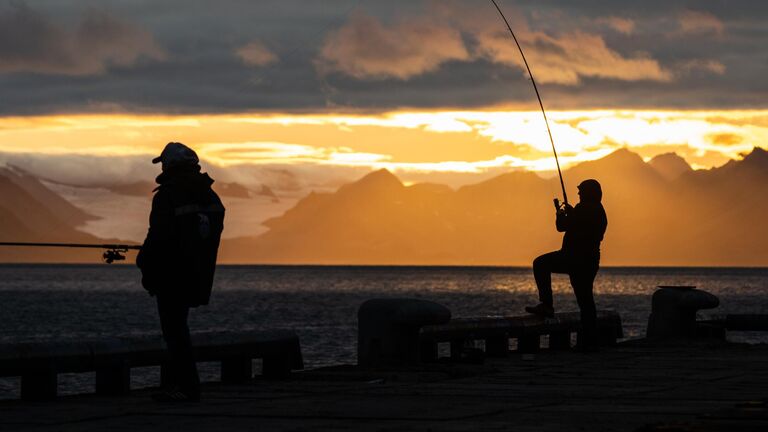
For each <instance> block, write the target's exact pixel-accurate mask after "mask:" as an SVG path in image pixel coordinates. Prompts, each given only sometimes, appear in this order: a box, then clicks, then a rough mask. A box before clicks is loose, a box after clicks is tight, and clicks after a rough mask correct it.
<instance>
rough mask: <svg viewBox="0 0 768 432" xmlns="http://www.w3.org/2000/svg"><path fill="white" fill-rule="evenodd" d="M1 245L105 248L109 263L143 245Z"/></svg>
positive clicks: (30, 243)
mask: <svg viewBox="0 0 768 432" xmlns="http://www.w3.org/2000/svg"><path fill="white" fill-rule="evenodd" d="M0 246H30V247H63V248H89V249H105V250H104V253H103V254H102V256H101V258H102V259H103V260H104V262H105V263H107V264H112V263H113V262H115V261H124V260H125V255H124V254H125V253H126V252H128V251H129V250H140V249H141V245H129V244H119V243H117V244H89V243H35V242H0Z"/></svg>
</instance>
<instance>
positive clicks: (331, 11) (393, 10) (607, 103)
mask: <svg viewBox="0 0 768 432" xmlns="http://www.w3.org/2000/svg"><path fill="white" fill-rule="evenodd" d="M726 3H728V2H723V1H698V2H693V3H692V2H687V1H660V0H659V1H657V0H652V1H646V2H642V3H640V2H631V1H624V2H616V1H596V0H591V1H580V2H572V1H567V0H546V1H531V0H527V1H516V2H511V1H503V2H501V4H502V7H504V8H505V10H506V11H507V12H508V14H509V15H510V17H511V18H512V21H513V25H514V26H515V28H516V31H518V32H519V35H520V36H521V39H522V41H523V44H524V46H525V49H526V50H527V53H528V56H529V57H530V60H531V62H532V67H533V70H534V73H535V74H537V75H538V76H537V80H539V81H540V82H541V84H542V92H543V94H544V97H545V101H546V102H547V105H548V106H549V107H551V108H576V109H578V108H593V107H606V108H610V107H621V108H628V107H635V108H662V107H663V108H716V109H722V108H764V107H765V106H766V102H765V101H766V100H768V98H767V97H766V96H768V84H766V82H765V80H764V79H763V77H764V76H766V75H767V74H768V62H766V60H765V59H766V58H768V43H767V42H768V28H766V27H765V25H764V23H765V22H766V21H765V20H766V18H768V4H766V3H764V2H739V5H738V7H733V6H730V7H729V6H728V5H727V4H726ZM507 38H508V36H507V35H505V34H504V27H503V24H502V23H501V21H500V20H499V18H498V17H497V16H496V15H495V11H494V9H493V8H492V5H491V4H490V3H489V2H487V1H485V0H470V1H460V2H459V1H455V2H452V1H440V2H437V1H435V2H429V1H427V2H405V1H392V2H374V1H371V0H362V1H357V0H336V1H325V2H310V1H260V2H243V1H234V0H233V1H221V2H217V3H216V6H215V7H213V6H212V5H211V3H210V2H204V1H202V0H192V1H184V2H182V1H164V2H160V3H158V2H152V1H143V0H142V1H134V2H119V1H106V0H105V1H101V2H98V3H93V2H86V1H68V2H59V1H53V0H39V1H27V2H24V1H0V91H1V92H2V98H0V115H17V114H22V115H26V114H44V113H58V112H114V111H117V112H124V111H131V112H163V113H219V112H238V111H249V110H254V111H260V110H261V111H270V110H279V111H291V110H295V111H321V110H338V109H351V110H387V109H393V108H399V107H413V108H437V107H460V108H471V107H481V106H488V105H493V104H507V103H509V104H528V103H531V102H532V91H531V88H530V86H529V84H528V82H527V81H526V79H525V77H524V75H523V73H522V70H521V69H520V67H519V59H517V58H516V54H515V52H514V46H513V45H512V42H511V40H508V39H507ZM537 71H538V72H537Z"/></svg>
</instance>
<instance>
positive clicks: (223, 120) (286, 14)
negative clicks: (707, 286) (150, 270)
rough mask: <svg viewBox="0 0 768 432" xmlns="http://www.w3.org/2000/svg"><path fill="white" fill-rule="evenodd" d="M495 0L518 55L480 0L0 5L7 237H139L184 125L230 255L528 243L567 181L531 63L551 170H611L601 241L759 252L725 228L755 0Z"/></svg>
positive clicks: (756, 15)
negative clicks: (646, 2) (731, 0)
mask: <svg viewBox="0 0 768 432" xmlns="http://www.w3.org/2000/svg"><path fill="white" fill-rule="evenodd" d="M500 3H501V8H502V9H503V10H504V11H505V12H506V16H507V17H508V18H509V23H510V26H511V27H512V28H513V29H514V32H515V33H516V35H517V38H518V39H519V42H520V47H521V49H522V51H523V52H524V53H525V56H526V58H527V60H528V63H529V66H530V71H529V70H528V69H527V68H526V66H525V64H524V62H523V57H522V55H521V52H520V51H519V50H518V48H517V46H516V45H515V43H514V41H513V40H512V38H511V37H510V34H509V33H508V32H507V29H506V28H505V25H504V22H503V21H502V20H500V16H499V14H497V13H496V11H495V10H494V8H493V5H492V4H491V3H489V2H487V1H484V0H482V1H481V0H465V1H444V2H443V1H440V2H435V1H417V2H386V4H385V3H381V2H367V1H362V2H355V1H353V0H334V1H332V2H323V3H322V4H321V3H317V2H301V1H298V2H292V1H289V2H287V3H285V4H284V5H283V6H280V7H277V6H276V4H274V5H273V4H272V3H270V2H266V3H261V2H256V3H253V4H249V5H248V7H244V6H243V5H241V4H238V3H237V2H226V1H225V2H222V3H221V5H220V6H219V7H217V9H216V10H215V11H212V10H209V8H207V7H203V6H202V4H200V5H198V4H197V3H195V5H192V6H189V7H186V8H184V10H183V11H180V10H175V9H174V8H155V7H150V6H149V5H147V4H143V3H141V4H140V3H136V4H133V3H127V2H113V1H105V2H102V3H101V4H102V6H101V9H98V10H96V9H94V8H93V7H91V6H89V5H88V4H87V2H80V1H75V2H73V3H71V4H67V5H65V4H63V3H55V2H49V3H45V2H40V3H38V2H19V3H8V4H6V5H2V6H0V23H4V25H3V26H2V28H0V36H2V37H4V38H6V39H7V40H14V41H28V42H29V43H25V44H10V45H7V46H5V45H0V90H2V94H3V98H2V100H0V170H1V172H0V175H2V176H5V178H7V180H8V181H9V182H10V183H9V185H11V184H13V185H15V186H8V187H9V188H10V189H8V190H7V191H6V194H7V195H8V198H7V200H9V202H10V201H13V202H18V203H23V205H22V204H17V205H16V206H15V207H14V206H13V205H10V204H9V205H8V206H7V208H6V211H7V212H8V215H7V216H6V217H7V219H8V221H9V223H8V224H7V226H8V228H7V232H6V233H5V234H4V235H6V236H9V237H14V238H15V237H19V238H26V239H31V238H35V239H48V238H50V237H51V236H53V237H56V238H60V239H67V238H79V237H80V236H85V237H84V238H87V239H89V241H91V240H93V241H96V240H94V239H98V240H103V239H112V240H125V241H132V242H138V241H141V239H142V238H143V237H144V235H145V234H146V229H147V227H146V221H147V214H148V212H149V208H150V199H151V196H152V190H153V189H154V188H155V187H156V184H155V182H154V180H155V177H156V176H157V175H158V173H159V168H158V166H156V165H152V164H151V163H150V161H151V159H152V158H154V157H155V156H157V155H158V153H159V152H160V150H162V148H163V146H164V145H165V144H166V143H168V142H172V141H180V142H183V143H184V144H186V145H188V146H190V147H192V148H193V149H194V150H195V151H196V152H197V155H198V156H199V157H200V160H201V165H202V169H203V170H204V171H205V172H207V173H208V174H210V176H211V177H212V178H213V179H214V180H215V183H214V186H213V187H214V189H216V190H217V191H218V193H219V194H220V195H221V196H222V198H223V200H224V202H225V205H226V207H227V209H228V210H227V222H226V224H225V226H226V228H225V230H224V232H223V238H224V241H225V243H224V245H223V253H222V257H223V259H224V261H226V262H238V263H275V262H277V263H289V264H294V263H320V264H328V263H335V264H346V263H352V264H388V263H402V264H494V265H495V264H501V265H507V264H514V265H529V264H530V258H531V256H533V255H534V254H535V253H536V251H538V248H542V247H554V246H556V244H557V243H558V242H559V241H560V238H561V237H560V235H559V234H557V233H556V232H553V231H552V229H551V220H550V219H551V218H552V199H553V198H555V197H557V198H559V199H561V200H562V199H563V198H564V196H563V191H562V190H561V187H560V183H559V181H558V175H557V170H556V167H557V165H556V160H555V154H554V153H553V149H552V144H551V143H550V140H549V136H548V133H547V125H546V124H545V122H544V117H543V116H542V110H541V109H540V107H539V105H538V102H537V98H536V93H535V92H534V87H533V86H531V79H532V78H533V77H535V80H536V83H538V90H539V91H540V94H541V98H542V101H543V105H544V108H545V110H546V115H547V117H548V119H549V126H550V127H551V132H552V136H553V139H554V145H555V147H556V150H557V156H558V157H559V159H558V160H559V163H560V166H561V168H562V170H563V180H564V186H565V189H566V191H565V192H567V194H568V196H569V197H570V198H571V201H573V200H575V199H577V193H576V190H575V188H576V185H577V184H579V182H580V181H582V180H584V179H587V178H598V179H599V180H600V182H601V183H602V184H604V187H605V190H606V194H605V197H606V201H605V206H606V208H607V209H608V213H610V214H611V217H610V219H611V221H612V222H611V224H610V229H609V231H608V237H607V238H606V240H605V245H606V250H605V255H604V262H605V263H607V264H621V265H678V264H679V265H698V264H700V265H705V264H706V265H765V264H768V255H766V252H765V248H764V247H762V246H761V245H760V244H759V242H758V240H755V239H759V238H762V237H761V235H762V234H761V233H762V231H761V232H758V233H746V232H744V233H738V232H737V231H728V230H726V229H725V228H724V227H727V226H731V225H734V226H739V227H741V226H759V225H760V223H758V222H756V221H757V219H758V216H759V214H761V210H760V209H762V208H763V206H764V204H763V203H762V201H761V200H758V199H757V198H756V197H757V196H760V195H761V194H762V193H763V192H762V189H760V187H759V186H758V185H760V184H763V183H764V182H765V180H766V179H765V175H766V168H765V167H764V166H763V164H764V162H763V159H764V158H765V154H766V152H765V149H767V148H768V105H766V102H765V101H766V100H768V94H766V91H765V86H764V85H763V84H762V83H763V82H764V78H763V77H764V76H765V74H766V73H768V70H766V67H767V66H766V64H765V62H763V61H762V60H760V59H763V58H764V57H765V56H762V53H761V51H760V50H761V49H762V48H760V49H758V48H756V47H763V46H768V44H766V43H765V41H766V40H768V34H764V33H765V31H764V28H765V26H764V21H763V20H761V17H762V16H763V15H764V13H766V11H765V10H763V9H765V8H762V7H759V6H756V5H750V6H749V7H747V6H742V7H740V8H723V7H720V6H717V5H715V4H708V3H707V4H701V5H691V4H687V3H685V4H684V3H683V2H675V1H673V2H669V3H666V2H659V5H657V6H658V7H647V6H642V5H640V4H633V3H627V2H616V3H610V2H606V3H605V4H602V3H600V4H589V5H579V4H576V3H573V2H567V1H564V0H558V1H554V2H547V4H540V3H539V2H534V1H515V2H512V1H509V2H500ZM662 3H663V4H662ZM532 75H533V76H532ZM30 191H32V192H30ZM46 191H48V192H46ZM33 192H34V193H33ZM37 193H43V195H41V196H37V195H35V194H37ZM29 194H31V195H29ZM28 195H29V196H28ZM14 200H16V201H14ZM31 203H38V204H40V205H41V208H39V209H37V207H35V206H36V205H37V204H31ZM352 203H354V204H352ZM25 206H26V207H25ZM33 209H37V210H33ZM692 211H695V212H696V213H695V214H696V217H694V218H693V220H691V218H692V217H693V216H692V215H693V213H691V212H692ZM30 212H33V213H37V214H45V215H48V214H49V213H50V218H49V219H44V218H43V219H41V220H40V221H27V220H26V219H27V218H26V215H27V214H29V213H30ZM62 212H63V213H62ZM59 213H62V214H66V215H68V216H66V217H64V216H61V215H59ZM0 216H2V215H0ZM511 221H517V222H515V223H512V222H511ZM33 222H34V223H33ZM52 227H58V228H56V229H53V228H52ZM392 227H398V229H397V230H395V231H394V232H393V231H392ZM638 227H650V228H647V229H646V228H642V229H641V228H638ZM760 229H762V228H760ZM404 233H410V234H408V235H406V234H404ZM0 234H2V233H0ZM715 240H716V241H715ZM756 242H757V243H756ZM475 243H477V244H475ZM658 250H663V251H665V252H664V253H658V252H657V251H658ZM0 252H2V251H0ZM665 254H666V255H665ZM7 256H8V257H9V258H8V259H11V260H16V259H19V260H24V259H26V258H19V257H20V256H21V255H14V254H10V255H7ZM69 258H71V257H70V256H65V257H64V258H61V257H60V256H58V255H57V256H56V258H51V259H52V260H54V261H56V260H57V259H69ZM72 259H74V258H72Z"/></svg>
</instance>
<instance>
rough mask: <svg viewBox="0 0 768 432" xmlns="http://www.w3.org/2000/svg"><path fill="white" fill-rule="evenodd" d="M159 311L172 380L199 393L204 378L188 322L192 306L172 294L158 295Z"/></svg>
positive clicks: (186, 390) (175, 383) (189, 390)
mask: <svg viewBox="0 0 768 432" xmlns="http://www.w3.org/2000/svg"><path fill="white" fill-rule="evenodd" d="M157 312H158V314H159V315H160V326H161V327H162V330H163V339H164V340H165V344H166V345H167V346H168V367H167V372H168V374H169V376H168V378H169V379H168V383H169V384H171V385H176V386H178V387H179V388H180V389H181V390H182V391H184V392H187V393H189V394H191V395H197V394H199V392H200V378H199V376H198V374H197V364H196V363H195V358H194V353H193V352H192V340H191V338H190V336H189V326H188V325H187V317H188V316H189V306H187V305H185V304H183V303H181V302H179V301H178V300H176V299H174V298H172V297H168V296H163V295H158V296H157Z"/></svg>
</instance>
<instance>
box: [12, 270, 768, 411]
mask: <svg viewBox="0 0 768 432" xmlns="http://www.w3.org/2000/svg"><path fill="white" fill-rule="evenodd" d="M139 280H140V273H139V272H138V270H137V269H136V268H135V267H133V266H128V265H105V264H101V265H0V317H2V325H0V343H12V342H22V341H24V342H29V341H45V340H53V339H55V340H62V339H78V338H93V337H98V336H124V335H144V334H156V333H157V332H158V329H159V322H158V318H157V313H156V311H155V303H154V299H153V298H152V297H149V295H147V293H146V292H145V291H144V290H143V289H142V288H141V284H140V282H139ZM657 285H695V286H697V287H698V288H700V289H703V290H706V291H709V292H711V293H713V294H715V295H717V296H718V297H719V298H720V304H721V305H720V307H719V308H718V309H715V310H713V311H712V312H709V313H711V314H726V313H768V269H765V268H762V269H745V268H603V269H601V270H600V273H599V274H598V277H597V280H596V283H595V292H596V299H597V305H598V308H610V309H615V310H617V311H619V313H620V314H621V317H622V320H623V323H624V332H625V336H627V337H630V338H637V337H642V336H643V335H644V333H645V325H646V321H647V319H648V314H649V313H650V307H651V297H650V296H651V294H652V293H653V291H654V290H655V287H656V286H657ZM554 290H555V307H556V308H557V309H558V310H560V311H567V310H577V307H576V303H575V299H574V298H573V294H572V293H571V288H570V285H569V284H568V279H567V277H565V276H560V277H558V276H556V277H555V278H554ZM376 297H414V298H421V299H427V300H432V301H436V302H438V303H442V304H444V305H445V306H447V307H448V308H449V309H450V310H451V311H452V313H453V316H455V317H459V316H478V315H517V314H520V313H522V310H523V307H524V306H526V305H529V304H535V303H536V301H537V297H536V288H535V285H534V283H533V277H532V274H531V270H530V269H529V268H505V267H494V268H484V267H338V266H329V267H313V266H308V267H303V266H221V267H219V269H218V270H217V277H216V283H215V288H214V293H213V297H212V299H211V304H210V305H209V306H207V307H201V308H198V309H195V310H193V311H192V313H191V316H190V327H191V328H192V330H193V331H205V330H215V331H226V330H238V331H239V330H259V329H292V330H295V331H296V333H298V335H299V338H300V340H301V347H302V352H303V355H304V361H305V365H306V366H307V367H309V368H312V367H320V366H326V365H333V364H343V363H354V362H355V359H356V353H355V349H356V348H355V347H356V341H357V308H358V307H359V306H360V304H361V303H362V302H364V301H365V300H367V299H370V298H376ZM738 338H739V340H740V341H747V342H764V341H768V337H765V336H762V335H761V334H744V335H738ZM202 369H203V370H202V372H201V373H202V375H203V376H204V378H205V377H206V376H207V374H211V373H214V372H210V371H206V370H204V369H205V367H203V368H202ZM83 375H84V376H85V377H83V376H80V377H78V376H75V377H68V376H62V377H61V379H60V387H61V391H62V393H68V392H72V391H92V390H90V389H92V387H90V386H89V385H88V383H87V382H86V381H87V380H88V379H92V377H91V378H88V377H87V375H88V374H83ZM214 378H215V377H214ZM155 379H156V371H155V370H146V371H141V370H137V371H135V372H134V382H135V384H138V385H142V384H144V385H153V384H154V382H156V381H155ZM17 385H18V380H17V379H2V380H0V398H6V397H13V395H14V394H16V392H17ZM90 385H92V383H91V384H90Z"/></svg>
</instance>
